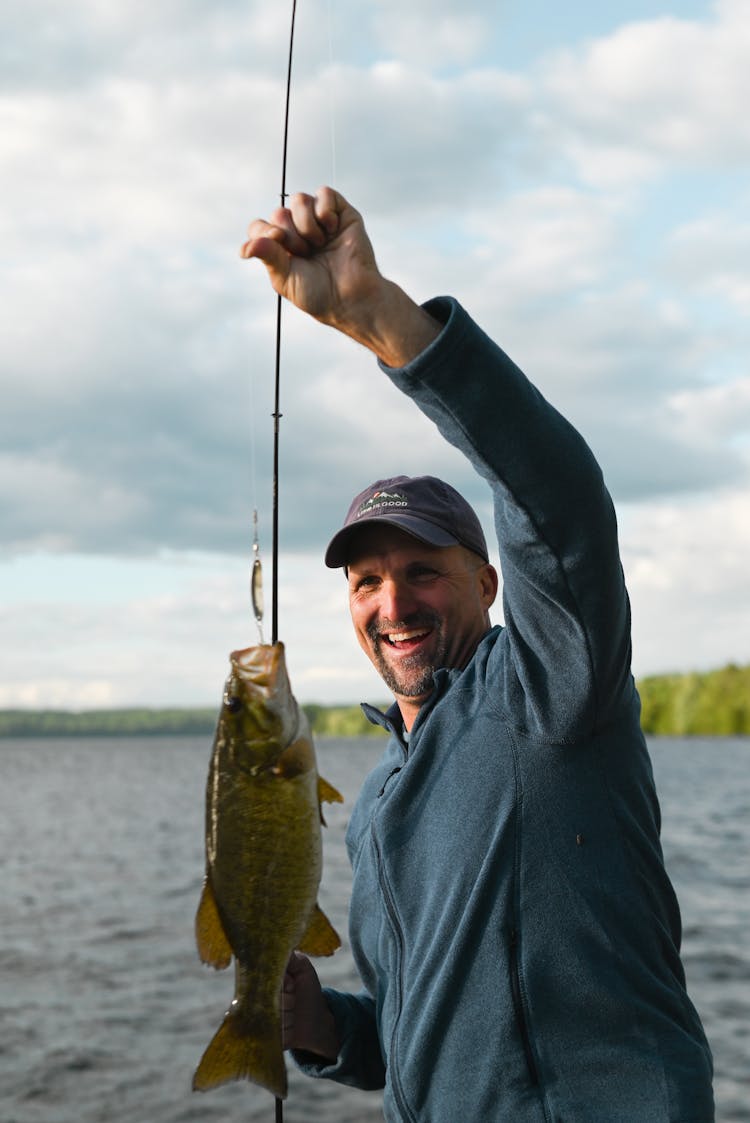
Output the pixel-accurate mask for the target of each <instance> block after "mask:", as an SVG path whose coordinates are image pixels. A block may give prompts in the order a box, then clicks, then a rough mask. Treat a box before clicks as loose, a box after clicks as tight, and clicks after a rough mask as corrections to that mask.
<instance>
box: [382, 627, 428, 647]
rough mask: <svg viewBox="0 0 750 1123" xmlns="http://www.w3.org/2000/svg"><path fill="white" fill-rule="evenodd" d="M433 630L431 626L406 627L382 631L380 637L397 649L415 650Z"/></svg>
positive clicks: (389, 645)
mask: <svg viewBox="0 0 750 1123" xmlns="http://www.w3.org/2000/svg"><path fill="white" fill-rule="evenodd" d="M431 631H432V629H431V628H404V629H402V630H401V631H398V632H381V633H380V637H379V638H380V639H381V640H382V641H383V642H384V643H385V644H386V645H387V646H388V647H392V648H393V649H394V650H396V651H413V650H414V648H415V647H418V646H419V645H420V644H421V642H422V641H423V640H424V639H426V638H427V636H429V635H430V632H431Z"/></svg>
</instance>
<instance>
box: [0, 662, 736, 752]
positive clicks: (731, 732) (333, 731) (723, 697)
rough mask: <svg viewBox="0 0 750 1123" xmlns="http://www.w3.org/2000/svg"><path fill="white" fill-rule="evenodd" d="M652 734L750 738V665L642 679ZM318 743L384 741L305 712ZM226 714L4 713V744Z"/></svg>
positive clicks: (323, 710)
mask: <svg viewBox="0 0 750 1123" xmlns="http://www.w3.org/2000/svg"><path fill="white" fill-rule="evenodd" d="M637 686H638V690H639V693H640V696H641V703H642V718H641V723H642V726H643V730H644V732H645V733H649V734H654V735H658V736H673V737H691V736H696V737H698V736H706V737H720V736H746V735H750V666H745V667H739V666H737V665H736V664H734V663H730V664H728V665H727V666H726V667H722V668H721V669H719V670H715V671H706V672H695V673H690V674H674V675H650V676H648V677H645V678H642V679H639V680H638V683H637ZM302 709H303V710H304V711H305V713H306V714H307V716H308V718H309V720H310V724H311V726H312V730H313V732H314V733H316V734H317V735H318V736H323V737H325V736H331V737H363V736H369V735H371V734H372V735H375V736H377V735H382V730H381V729H380V727H379V726H374V725H372V724H371V723H370V722H369V721H367V719H366V718H365V716H364V714H363V713H362V711H361V709H360V707H359V706H357V705H347V706H322V705H315V704H309V705H307V704H306V705H303V706H302ZM217 714H218V707H216V708H214V707H211V708H209V707H200V708H192V709H191V708H181V707H171V708H161V709H159V708H148V707H129V708H123V709H112V710H80V711H73V710H23V709H8V710H0V738H2V737H67V736H74V737H123V736H125V737H127V736H131V737H147V736H212V735H213V732H214V729H215V727H216V718H217Z"/></svg>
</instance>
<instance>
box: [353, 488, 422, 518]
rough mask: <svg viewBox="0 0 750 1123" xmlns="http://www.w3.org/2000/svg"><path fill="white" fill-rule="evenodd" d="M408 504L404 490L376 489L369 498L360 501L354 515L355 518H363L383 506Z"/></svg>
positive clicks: (403, 505) (404, 505) (405, 505)
mask: <svg viewBox="0 0 750 1123" xmlns="http://www.w3.org/2000/svg"><path fill="white" fill-rule="evenodd" d="M408 506H409V500H408V499H407V498H406V496H405V495H404V493H403V492H402V491H376V492H373V494H372V495H371V496H369V498H367V499H365V500H364V501H363V502H362V503H360V505H359V507H358V508H357V513H356V515H355V516H354V517H355V519H361V518H362V516H363V515H369V514H372V512H373V511H378V510H380V509H382V508H391V507H408Z"/></svg>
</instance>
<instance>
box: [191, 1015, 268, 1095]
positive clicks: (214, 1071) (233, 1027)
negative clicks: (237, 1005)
mask: <svg viewBox="0 0 750 1123" xmlns="http://www.w3.org/2000/svg"><path fill="white" fill-rule="evenodd" d="M274 1030H275V1031H269V1028H268V1026H266V1027H265V1029H264V1030H263V1032H254V1031H253V1029H252V1027H248V1026H247V1024H246V1023H245V1024H243V1021H242V1019H241V1018H240V1017H238V1016H237V1015H236V1014H233V1013H232V1012H231V1011H230V1012H229V1013H227V1016H226V1017H225V1018H224V1021H223V1022H222V1024H221V1025H220V1026H219V1029H218V1030H217V1032H216V1034H215V1035H214V1037H213V1038H212V1040H211V1041H209V1043H208V1047H207V1048H206V1051H205V1053H204V1054H203V1056H202V1057H201V1060H200V1063H199V1065H198V1067H197V1069H196V1070H195V1075H194V1076H193V1091H194V1092H207V1091H208V1090H209V1089H210V1088H218V1087H219V1085H220V1084H227V1083H229V1081H231V1080H250V1081H252V1082H253V1084H259V1085H260V1086H261V1087H262V1088H266V1089H267V1090H268V1091H269V1092H271V1093H272V1095H274V1096H276V1097H277V1098H278V1099H280V1100H284V1099H286V1094H287V1075H286V1065H285V1063H284V1053H283V1051H282V1048H281V1026H280V1025H279V1024H278V1023H277V1025H276V1026H275V1027H274Z"/></svg>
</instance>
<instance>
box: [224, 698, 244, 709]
mask: <svg viewBox="0 0 750 1123" xmlns="http://www.w3.org/2000/svg"><path fill="white" fill-rule="evenodd" d="M224 705H225V706H226V708H227V709H228V710H229V712H230V714H237V713H239V712H240V710H241V709H242V699H241V698H238V697H237V695H236V694H225V695H224Z"/></svg>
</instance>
